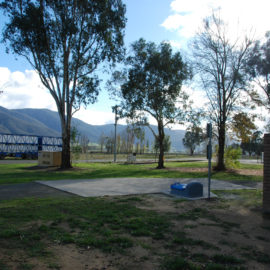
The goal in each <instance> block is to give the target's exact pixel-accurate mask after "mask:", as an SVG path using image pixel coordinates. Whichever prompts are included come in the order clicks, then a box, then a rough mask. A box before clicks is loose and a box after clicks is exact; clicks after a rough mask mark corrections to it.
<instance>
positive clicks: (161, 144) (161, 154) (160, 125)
mask: <svg viewBox="0 0 270 270" xmlns="http://www.w3.org/2000/svg"><path fill="white" fill-rule="evenodd" d="M164 137H165V135H164V127H163V123H162V122H159V123H158V140H159V158H158V166H157V169H164V168H165V166H164Z"/></svg>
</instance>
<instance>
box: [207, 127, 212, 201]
mask: <svg viewBox="0 0 270 270" xmlns="http://www.w3.org/2000/svg"><path fill="white" fill-rule="evenodd" d="M207 137H208V138H209V141H208V145H207V159H208V199H210V197H211V159H212V124H211V123H208V124H207Z"/></svg>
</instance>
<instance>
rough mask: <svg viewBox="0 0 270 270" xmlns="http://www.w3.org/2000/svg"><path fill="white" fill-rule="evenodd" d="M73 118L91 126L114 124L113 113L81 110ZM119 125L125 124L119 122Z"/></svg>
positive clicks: (122, 121)
mask: <svg viewBox="0 0 270 270" xmlns="http://www.w3.org/2000/svg"><path fill="white" fill-rule="evenodd" d="M74 117H75V118H78V119H80V120H82V121H84V122H86V123H88V124H91V125H105V124H113V123H114V121H115V120H114V117H115V115H114V113H112V112H104V111H98V110H92V109H85V108H81V109H80V110H79V111H78V112H76V113H75V114H74ZM119 124H125V121H124V120H120V121H119Z"/></svg>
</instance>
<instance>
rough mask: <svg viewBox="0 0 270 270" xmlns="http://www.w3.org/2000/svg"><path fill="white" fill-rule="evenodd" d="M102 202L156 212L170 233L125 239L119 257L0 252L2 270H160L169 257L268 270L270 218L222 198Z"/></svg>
mask: <svg viewBox="0 0 270 270" xmlns="http://www.w3.org/2000/svg"><path fill="white" fill-rule="evenodd" d="M106 200H109V201H111V202H123V201H124V200H126V201H128V202H132V204H133V205H135V206H136V207H137V208H141V209H144V210H149V211H155V212H158V213H159V214H160V215H162V216H166V217H167V218H168V220H170V221H171V226H170V229H169V231H166V232H165V234H164V237H163V238H160V239H154V238H152V237H146V236H138V237H136V236H132V235H128V237H130V239H132V241H133V243H134V244H133V246H132V247H130V248H127V249H125V250H124V251H123V252H117V251H113V252H103V251H101V250H99V249H97V248H94V247H91V246H89V247H86V248H81V247H79V246H76V245H75V244H63V243H62V244H60V243H57V242H54V241H50V242H48V247H47V249H48V251H49V252H50V253H51V254H52V255H51V256H48V257H46V258H41V259H39V258H37V257H35V258H31V257H27V256H26V255H25V254H24V253H23V251H22V250H17V249H16V248H15V247H9V248H8V249H5V248H3V247H0V269H1V262H2V263H4V264H5V265H6V266H7V267H9V268H7V269H39V270H43V269H65V270H69V269H70V270H73V269H78V270H80V269H87V270H104V269H110V270H118V269H120V270H121V269H123V270H124V269H131V270H133V269H134V270H135V269H144V270H152V269H160V266H161V264H162V261H163V260H164V259H166V258H168V257H171V256H180V257H183V258H185V259H186V260H188V261H191V262H192V263H194V264H195V265H201V264H204V265H205V261H207V262H215V260H217V261H218V260H221V259H222V260H225V259H227V260H230V262H228V264H226V263H225V265H227V266H228V265H233V266H234V264H235V265H236V266H239V265H241V266H243V267H245V268H244V269H270V252H269V250H270V236H269V231H270V219H269V218H268V219H267V218H264V217H263V216H262V214H261V212H259V211H254V210H251V209H250V208H247V207H244V206H242V205H239V204H235V203H232V201H229V200H224V199H216V200H211V201H208V200H198V201H184V200H179V199H174V198H172V197H168V196H165V195H159V194H155V195H141V196H136V197H135V196H124V197H109V198H106ZM64 225H65V226H64V227H63V228H65V229H68V226H67V224H64ZM222 256H223V257H222ZM237 260H239V261H237ZM23 265H24V268H23V267H22V266H23ZM27 265H28V268H27V267H26V266H27ZM227 266H226V267H227ZM174 269H175V268H174ZM177 269H178V268H177ZM179 269H181V268H179ZM211 269H223V268H211ZM224 269H225V268H224ZM226 269H228V268H226ZM232 269H234V268H232ZM235 269H236V268H235ZM237 269H238V268H237ZM239 269H240V268H239Z"/></svg>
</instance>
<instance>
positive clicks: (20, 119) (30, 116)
mask: <svg viewBox="0 0 270 270" xmlns="http://www.w3.org/2000/svg"><path fill="white" fill-rule="evenodd" d="M72 126H74V127H76V129H77V130H78V132H79V133H80V134H81V135H85V136H87V137H88V139H89V140H90V142H93V143H98V142H99V138H100V137H101V135H102V134H104V135H105V136H110V135H111V134H114V125H113V124H107V125H89V124H87V123H85V122H83V121H81V120H79V119H77V118H73V120H72ZM125 128H126V126H125V125H117V133H118V134H121V133H122V132H124V130H125ZM152 128H153V129H154V130H155V131H157V127H156V126H152ZM0 133H9V134H27V135H39V136H61V125H60V119H59V116H58V113H57V112H54V111H50V110H47V109H16V110H8V109H5V108H3V107H0ZM165 133H166V134H167V135H169V136H170V137H171V142H172V150H177V151H181V150H183V149H184V147H183V144H182V139H183V137H184V135H185V131H184V130H170V129H165ZM145 138H146V140H149V143H150V144H152V143H153V141H154V136H153V134H152V132H151V131H150V130H149V128H147V127H146V128H145Z"/></svg>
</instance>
